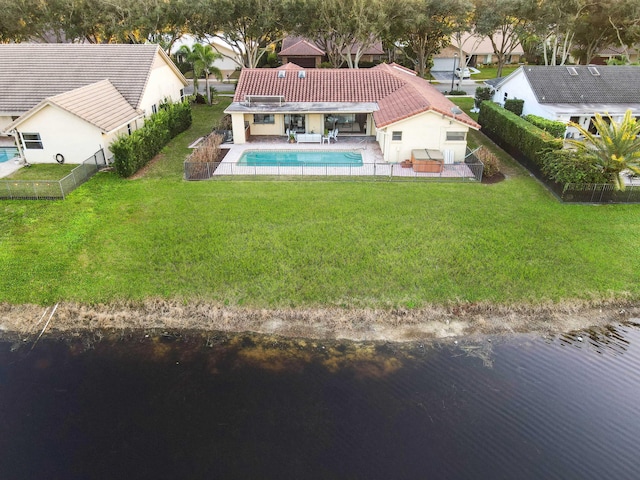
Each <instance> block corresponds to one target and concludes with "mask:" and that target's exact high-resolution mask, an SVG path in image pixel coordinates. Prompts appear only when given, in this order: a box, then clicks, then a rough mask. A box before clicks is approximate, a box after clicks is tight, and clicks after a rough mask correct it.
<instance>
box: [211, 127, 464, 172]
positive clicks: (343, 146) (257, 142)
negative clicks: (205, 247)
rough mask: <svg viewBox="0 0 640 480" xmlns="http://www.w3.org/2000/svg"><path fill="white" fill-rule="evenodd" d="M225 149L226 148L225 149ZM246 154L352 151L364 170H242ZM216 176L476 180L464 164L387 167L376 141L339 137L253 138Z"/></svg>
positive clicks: (239, 147) (233, 149) (232, 153)
mask: <svg viewBox="0 0 640 480" xmlns="http://www.w3.org/2000/svg"><path fill="white" fill-rule="evenodd" d="M222 147H223V148H225V147H226V145H223V146H222ZM247 150H282V151H287V150H297V151H341V150H342V151H345V150H346V151H352V152H358V153H361V154H362V163H363V165H362V166H341V167H332V166H329V165H327V166H304V167H301V166H278V167H267V166H264V167H263V166H260V167H256V166H239V165H237V163H238V160H240V157H242V154H243V153H244V152H246V151H247ZM213 175H214V176H221V175H302V176H393V177H412V178H425V179H427V178H451V179H454V178H458V179H471V180H472V179H475V177H474V175H473V172H472V171H471V170H470V169H469V168H468V167H467V166H466V165H465V164H452V165H444V168H443V171H442V172H440V173H418V172H414V171H413V169H412V168H402V166H401V165H400V164H397V163H387V162H386V161H385V160H384V158H383V156H382V151H381V150H380V146H379V145H378V143H377V142H376V141H375V138H373V137H362V136H360V137H351V136H344V137H338V141H337V142H331V143H329V144H327V143H322V144H321V143H288V142H287V139H286V137H256V136H254V137H251V140H250V141H249V142H247V143H243V144H241V145H236V144H232V145H230V146H229V152H228V153H227V155H226V156H225V157H224V159H223V160H222V162H221V164H220V165H219V166H218V168H217V169H216V171H215V172H214V173H213Z"/></svg>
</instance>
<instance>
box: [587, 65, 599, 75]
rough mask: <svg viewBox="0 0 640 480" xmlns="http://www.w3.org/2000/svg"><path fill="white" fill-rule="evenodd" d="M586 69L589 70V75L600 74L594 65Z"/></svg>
mask: <svg viewBox="0 0 640 480" xmlns="http://www.w3.org/2000/svg"><path fill="white" fill-rule="evenodd" d="M587 70H589V73H590V74H591V75H593V76H594V77H599V76H600V72H599V71H598V69H597V68H596V67H587Z"/></svg>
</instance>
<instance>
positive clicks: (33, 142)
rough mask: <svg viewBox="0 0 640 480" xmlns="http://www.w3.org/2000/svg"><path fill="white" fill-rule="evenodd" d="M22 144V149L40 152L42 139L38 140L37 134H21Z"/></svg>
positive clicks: (38, 135)
mask: <svg viewBox="0 0 640 480" xmlns="http://www.w3.org/2000/svg"><path fill="white" fill-rule="evenodd" d="M22 143H24V148H27V149H29V150H42V149H43V146H42V139H41V138H40V134H39V133H23V134H22Z"/></svg>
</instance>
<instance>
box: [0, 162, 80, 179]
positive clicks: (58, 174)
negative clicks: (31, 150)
mask: <svg viewBox="0 0 640 480" xmlns="http://www.w3.org/2000/svg"><path fill="white" fill-rule="evenodd" d="M77 166H78V165H73V164H70V163H65V164H63V165H59V164H57V163H40V164H36V165H31V166H30V167H22V168H21V169H20V170H17V171H15V172H13V173H12V174H11V175H9V176H8V177H6V178H10V179H14V180H60V179H62V178H64V177H66V176H67V175H69V173H71V170H73V169H74V168H76V167H77Z"/></svg>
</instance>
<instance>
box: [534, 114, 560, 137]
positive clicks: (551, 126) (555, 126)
mask: <svg viewBox="0 0 640 480" xmlns="http://www.w3.org/2000/svg"><path fill="white" fill-rule="evenodd" d="M524 119H525V120H526V121H527V122H529V123H532V124H533V125H535V126H536V127H538V128H541V129H542V130H544V131H545V132H549V133H550V134H551V135H553V136H554V137H556V138H564V132H565V131H566V130H567V125H566V124H565V123H563V122H557V121H555V120H548V119H546V118H543V117H539V116H537V115H526V116H525V117H524Z"/></svg>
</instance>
